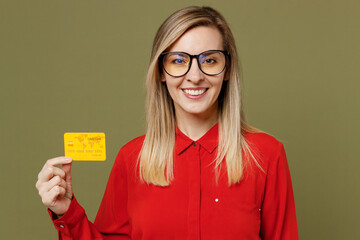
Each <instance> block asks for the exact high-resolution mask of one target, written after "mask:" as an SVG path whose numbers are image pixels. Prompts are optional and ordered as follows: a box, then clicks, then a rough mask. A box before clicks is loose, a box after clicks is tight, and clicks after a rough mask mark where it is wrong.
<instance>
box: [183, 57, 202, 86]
mask: <svg viewBox="0 0 360 240" xmlns="http://www.w3.org/2000/svg"><path fill="white" fill-rule="evenodd" d="M185 77H186V80H188V81H191V82H194V83H198V82H199V81H201V80H203V79H204V74H203V72H202V71H201V70H200V68H199V65H198V62H197V59H196V58H193V59H192V63H191V67H190V69H189V71H188V73H187V74H186V75H185Z"/></svg>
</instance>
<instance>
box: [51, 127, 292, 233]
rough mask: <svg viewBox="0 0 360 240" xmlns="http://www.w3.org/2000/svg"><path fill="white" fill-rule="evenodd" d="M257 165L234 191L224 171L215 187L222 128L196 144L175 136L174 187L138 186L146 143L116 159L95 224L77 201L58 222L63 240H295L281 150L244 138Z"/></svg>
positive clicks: (263, 139)
mask: <svg viewBox="0 0 360 240" xmlns="http://www.w3.org/2000/svg"><path fill="white" fill-rule="evenodd" d="M245 137H246V139H247V141H248V142H249V143H250V147H251V149H253V151H254V153H255V154H256V155H255V156H256V157H257V158H258V159H260V162H261V166H262V167H263V169H264V170H265V172H262V171H261V170H260V169H259V168H258V167H257V166H256V165H255V164H254V165H253V166H252V167H249V168H247V169H246V171H245V172H244V177H243V179H242V180H241V182H240V183H239V184H236V185H233V186H231V187H229V186H228V182H227V181H228V180H227V174H226V166H225V164H224V165H223V166H222V168H221V169H222V170H221V174H220V177H219V181H218V184H216V182H215V176H214V165H213V160H214V158H215V156H216V151H215V150H216V148H217V145H218V125H217V124H216V125H215V126H214V127H212V128H211V129H210V130H209V131H208V132H207V133H206V134H205V135H204V136H203V137H201V138H200V139H199V140H197V141H193V140H191V139H190V138H188V137H187V136H186V135H185V134H183V133H182V132H181V131H180V130H179V129H177V130H176V141H175V142H176V143H175V144H176V146H175V154H174V177H175V179H174V181H173V182H172V183H171V185H170V186H168V187H158V186H153V185H147V184H144V183H141V182H140V181H139V177H138V175H137V174H136V162H137V158H138V155H139V151H140V149H141V146H142V143H143V140H144V136H141V137H138V138H135V139H134V140H132V141H130V142H129V143H127V144H126V145H125V146H124V147H123V148H122V149H121V150H120V152H119V154H118V156H117V157H116V160H115V163H114V166H113V169H112V171H111V174H110V178H109V181H108V184H107V187H106V191H105V194H104V198H103V200H102V203H101V206H100V209H99V212H98V214H97V216H96V219H95V222H94V224H92V223H91V222H89V221H88V219H87V217H86V214H85V211H84V209H83V208H82V207H81V206H80V205H79V204H78V202H77V200H76V199H75V198H74V199H73V201H72V203H71V205H70V208H69V210H68V211H67V212H66V213H65V215H64V216H63V217H61V218H60V219H57V220H54V224H55V226H56V228H57V229H58V230H59V236H60V239H63V240H68V239H76V240H82V239H84V240H89V239H133V240H140V239H143V240H150V239H155V240H161V239H169V240H170V239H171V240H176V239H179V240H185V239H188V240H193V239H205V240H211V239H214V240H232V239H234V240H235V239H236V240H238V239H241V240H247V239H249V240H250V239H254V240H258V239H265V240H268V239H271V240H277V239H286V240H287V239H289V240H297V239H298V232H297V224H296V216H295V204H294V197H293V191H292V186H291V180H290V174H289V169H288V164H287V160H286V156H285V151H284V148H283V145H282V144H281V143H280V142H278V141H277V140H276V139H275V138H273V137H271V136H269V135H267V134H265V133H248V134H246V135H245Z"/></svg>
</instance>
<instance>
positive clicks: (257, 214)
mask: <svg viewBox="0 0 360 240" xmlns="http://www.w3.org/2000/svg"><path fill="white" fill-rule="evenodd" d="M146 85H147V98H146V109H147V132H146V135H145V136H141V137H138V138H136V139H134V140H132V141H130V142H129V143H127V144H126V145H125V146H124V147H123V148H122V149H121V150H120V152H119V154H118V156H117V158H116V160H115V164H114V166H113V169H112V171H111V174H110V177H109V182H108V185H107V188H106V191H105V195H104V198H103V200H102V203H101V206H100V209H99V212H98V214H97V217H96V219H95V222H94V224H92V223H91V222H89V221H88V219H87V217H86V214H85V211H84V210H83V208H82V207H81V206H80V205H79V203H78V202H77V200H76V199H75V197H74V196H73V192H72V187H71V186H72V185H71V174H70V169H71V159H68V158H65V157H58V158H54V159H50V160H48V161H47V163H46V164H45V165H44V167H43V169H42V170H41V172H40V173H39V179H38V182H37V184H36V186H37V188H38V190H39V193H40V196H41V197H42V200H43V203H44V204H45V205H46V206H47V207H48V208H49V213H50V215H51V217H52V220H53V222H54V224H55V226H56V228H57V229H58V231H59V236H60V239H217V240H218V239H291V240H293V239H298V236H297V225H296V216H295V205H294V199H293V192H292V186H291V180H290V174H289V170H288V166H287V160H286V156H285V151H284V148H283V146H282V144H281V143H280V142H278V141H277V140H276V139H274V138H273V137H271V136H269V135H267V134H265V133H261V132H260V131H258V130H256V129H254V128H252V127H251V126H250V125H249V124H247V123H246V121H245V119H244V114H243V111H242V105H241V98H240V87H239V68H238V58H237V52H236V47H235V42H234V39H233V36H232V33H231V31H230V29H229V27H228V25H227V23H226V21H225V20H224V18H223V17H222V16H221V15H220V14H219V13H218V12H217V11H215V10H214V9H212V8H208V7H188V8H185V9H182V10H179V11H177V12H175V13H174V14H172V15H171V16H170V17H169V18H168V19H167V20H165V22H164V23H163V24H162V25H161V27H160V28H159V30H158V32H157V34H156V37H155V40H154V44H153V49H152V55H151V62H150V66H149V70H148V75H147V79H146ZM58 164H62V169H60V168H56V167H55V166H56V165H58Z"/></svg>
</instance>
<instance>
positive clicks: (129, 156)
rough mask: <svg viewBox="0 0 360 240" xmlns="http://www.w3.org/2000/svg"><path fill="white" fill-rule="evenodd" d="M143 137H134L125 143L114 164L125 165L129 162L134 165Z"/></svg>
mask: <svg viewBox="0 0 360 240" xmlns="http://www.w3.org/2000/svg"><path fill="white" fill-rule="evenodd" d="M144 139H145V135H142V136H139V137H136V138H134V139H132V140H131V141H129V142H127V143H126V144H125V145H124V146H123V147H122V148H121V149H120V150H119V153H118V155H117V157H116V160H115V164H118V165H119V164H121V163H125V164H126V165H127V164H128V163H129V162H132V163H136V161H137V158H138V156H139V153H140V151H141V148H142V145H143V142H144Z"/></svg>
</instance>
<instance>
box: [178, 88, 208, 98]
mask: <svg viewBox="0 0 360 240" xmlns="http://www.w3.org/2000/svg"><path fill="white" fill-rule="evenodd" d="M206 90H207V88H203V89H183V91H184V92H185V93H186V94H188V95H191V96H199V95H202V94H204V93H205V92H206Z"/></svg>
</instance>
